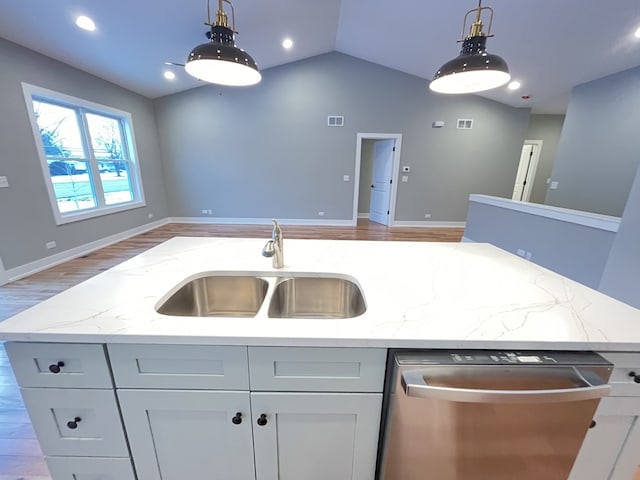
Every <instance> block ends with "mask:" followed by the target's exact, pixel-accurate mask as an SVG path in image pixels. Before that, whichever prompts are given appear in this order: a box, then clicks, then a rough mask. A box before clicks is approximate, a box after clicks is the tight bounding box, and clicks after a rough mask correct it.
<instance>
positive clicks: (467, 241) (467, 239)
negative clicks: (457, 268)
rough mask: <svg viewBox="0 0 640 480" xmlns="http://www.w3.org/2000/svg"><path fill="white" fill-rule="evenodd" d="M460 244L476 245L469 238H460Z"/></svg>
mask: <svg viewBox="0 0 640 480" xmlns="http://www.w3.org/2000/svg"><path fill="white" fill-rule="evenodd" d="M460 243H476V241H475V240H471V239H470V238H469V237H462V239H461V240H460Z"/></svg>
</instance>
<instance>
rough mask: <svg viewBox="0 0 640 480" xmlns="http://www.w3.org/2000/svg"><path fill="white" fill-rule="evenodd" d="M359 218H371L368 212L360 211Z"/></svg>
mask: <svg viewBox="0 0 640 480" xmlns="http://www.w3.org/2000/svg"><path fill="white" fill-rule="evenodd" d="M358 218H369V214H368V213H358Z"/></svg>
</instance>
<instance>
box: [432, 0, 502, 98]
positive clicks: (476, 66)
mask: <svg viewBox="0 0 640 480" xmlns="http://www.w3.org/2000/svg"><path fill="white" fill-rule="evenodd" d="M485 10H486V11H489V12H490V13H491V16H490V20H489V30H488V33H487V34H485V33H484V32H483V31H482V27H483V24H482V19H481V16H482V12H483V11H485ZM474 12H475V13H476V19H475V21H474V22H473V23H472V24H471V29H470V32H469V35H467V36H466V37H464V32H465V29H466V26H467V17H468V16H469V14H470V13H474ZM492 24H493V9H492V8H491V7H483V6H482V0H480V1H479V3H478V8H474V9H473V10H469V11H468V12H467V14H466V15H465V16H464V22H463V24H462V35H463V38H462V39H461V40H458V42H462V49H461V50H460V55H459V56H458V57H456V58H454V59H453V60H450V61H448V62H447V63H445V64H444V65H443V66H442V67H440V69H439V70H438V71H437V72H436V74H435V75H434V77H433V80H432V81H431V83H430V84H429V88H430V89H431V90H433V91H434V92H438V93H451V94H459V93H474V92H482V91H485V90H490V89H492V88H496V87H500V86H502V85H504V84H505V83H507V82H508V81H509V79H510V78H511V75H509V67H508V66H507V62H505V61H504V59H503V58H502V57H499V56H498V55H492V54H490V53H487V46H486V45H487V38H488V37H493V35H492V34H491V25H492Z"/></svg>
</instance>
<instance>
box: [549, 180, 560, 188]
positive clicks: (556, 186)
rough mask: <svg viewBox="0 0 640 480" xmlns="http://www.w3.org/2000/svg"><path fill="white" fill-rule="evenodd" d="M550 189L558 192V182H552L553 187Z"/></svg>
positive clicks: (550, 186)
mask: <svg viewBox="0 0 640 480" xmlns="http://www.w3.org/2000/svg"><path fill="white" fill-rule="evenodd" d="M549 188H550V189H551V190H557V189H558V182H556V181H553V182H551V185H549Z"/></svg>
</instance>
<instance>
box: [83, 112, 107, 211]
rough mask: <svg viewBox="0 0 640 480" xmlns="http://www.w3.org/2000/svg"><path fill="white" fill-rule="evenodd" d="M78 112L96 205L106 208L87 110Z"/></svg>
mask: <svg viewBox="0 0 640 480" xmlns="http://www.w3.org/2000/svg"><path fill="white" fill-rule="evenodd" d="M78 112H79V113H80V118H81V122H80V127H81V128H80V131H81V134H82V138H83V143H84V145H85V152H86V155H87V160H88V163H89V170H90V179H91V184H92V185H93V191H94V192H95V195H96V203H97V204H98V208H104V207H105V206H106V201H105V198H104V189H103V188H102V181H101V180H100V168H99V166H98V161H97V159H96V157H95V154H94V152H93V144H92V143H91V132H90V131H89V125H88V123H87V116H86V115H85V113H86V110H85V109H84V108H78Z"/></svg>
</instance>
